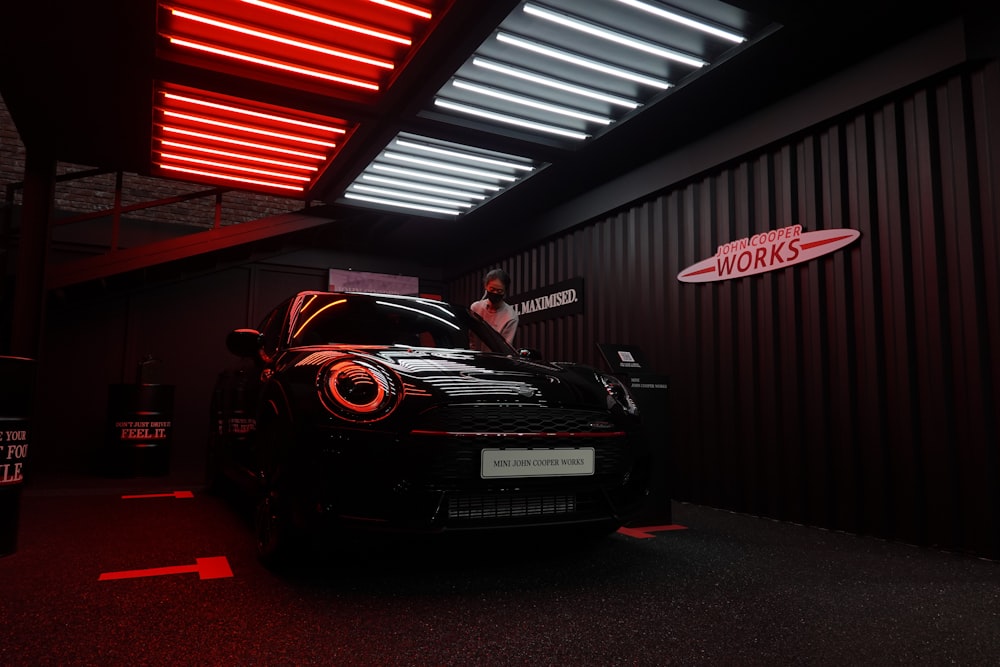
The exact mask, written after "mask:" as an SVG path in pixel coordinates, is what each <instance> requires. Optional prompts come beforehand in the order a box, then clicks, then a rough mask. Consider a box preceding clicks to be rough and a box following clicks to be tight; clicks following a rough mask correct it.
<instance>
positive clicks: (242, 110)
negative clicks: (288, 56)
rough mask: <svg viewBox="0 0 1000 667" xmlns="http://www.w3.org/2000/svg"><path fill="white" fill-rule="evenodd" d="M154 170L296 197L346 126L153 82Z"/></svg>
mask: <svg viewBox="0 0 1000 667" xmlns="http://www.w3.org/2000/svg"><path fill="white" fill-rule="evenodd" d="M153 113H154V119H153V146H152V151H153V156H152V162H153V166H154V171H155V172H156V173H157V175H159V176H163V177H168V178H174V179H179V180H189V181H195V182H199V183H208V184H214V185H221V186H228V187H232V188H238V189H246V190H256V191H262V192H269V193H271V194H276V195H283V196H290V197H302V196H304V194H305V193H306V192H308V190H309V187H310V186H311V185H312V183H313V182H314V181H315V180H316V178H317V177H318V176H319V174H320V173H321V172H322V171H323V169H324V168H325V167H326V165H327V163H328V162H329V161H330V160H331V159H333V157H334V156H335V155H336V154H337V152H338V151H339V149H340V147H341V146H342V145H343V143H344V142H345V141H346V140H347V139H348V138H349V136H350V135H351V133H352V132H353V131H354V125H353V124H351V123H348V122H347V121H344V120H342V119H339V118H330V117H323V116H318V115H314V114H306V113H303V112H301V111H295V110H292V109H282V108H277V107H273V106H267V105H263V104H260V103H257V102H253V101H251V100H245V99H237V98H231V97H226V96H222V95H219V94H215V93H211V92H207V91H203V90H196V89H193V88H186V87H181V86H174V85H169V84H161V85H159V86H158V87H157V89H156V91H155V102H154V107H153Z"/></svg>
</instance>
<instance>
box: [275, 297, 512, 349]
mask: <svg viewBox="0 0 1000 667" xmlns="http://www.w3.org/2000/svg"><path fill="white" fill-rule="evenodd" d="M288 333H289V347H299V346H304V345H406V346H410V347H436V348H451V349H465V350H479V351H483V352H496V353H498V354H515V351H514V349H513V348H512V347H511V346H510V345H508V344H507V341H505V340H504V339H503V337H502V336H501V335H500V334H498V333H497V332H496V331H494V330H493V328H492V327H490V326H489V325H488V324H487V323H486V322H484V321H483V320H482V319H481V318H479V317H478V316H476V315H475V314H473V313H472V312H471V311H469V310H468V309H467V308H459V307H456V306H452V305H450V304H447V303H444V302H442V301H434V300H431V299H417V298H403V297H396V296H389V295H385V296H382V295H372V294H324V293H318V294H305V295H302V296H301V297H300V300H299V302H298V304H296V306H295V307H293V315H292V319H291V321H290V322H289V332H288Z"/></svg>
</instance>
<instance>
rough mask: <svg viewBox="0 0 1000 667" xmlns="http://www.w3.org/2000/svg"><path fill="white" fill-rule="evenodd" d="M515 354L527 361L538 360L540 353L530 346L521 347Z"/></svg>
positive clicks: (540, 356)
mask: <svg viewBox="0 0 1000 667" xmlns="http://www.w3.org/2000/svg"><path fill="white" fill-rule="evenodd" d="M517 356H519V357H521V358H522V359H527V360H528V361H540V360H541V358H542V353H541V352H539V351H538V350H536V349H534V348H531V347H522V348H521V349H519V350H518V351H517Z"/></svg>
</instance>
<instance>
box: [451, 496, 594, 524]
mask: <svg viewBox="0 0 1000 667" xmlns="http://www.w3.org/2000/svg"><path fill="white" fill-rule="evenodd" d="M576 507H577V498H576V495H575V494H516V495H509V494H503V495H500V494H480V495H473V494H456V495H454V496H452V497H450V498H449V500H448V518H449V519H451V520H470V521H475V520H478V519H520V518H527V517H542V516H560V515H566V514H572V513H574V512H576Z"/></svg>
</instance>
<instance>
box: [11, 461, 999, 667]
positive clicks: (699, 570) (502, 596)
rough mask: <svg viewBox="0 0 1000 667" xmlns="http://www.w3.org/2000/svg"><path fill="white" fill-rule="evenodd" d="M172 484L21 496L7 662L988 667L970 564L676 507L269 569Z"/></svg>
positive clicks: (197, 494) (995, 595)
mask: <svg viewBox="0 0 1000 667" xmlns="http://www.w3.org/2000/svg"><path fill="white" fill-rule="evenodd" d="M181 487H183V485H178V484H177V483H176V482H170V481H167V480H165V479H164V480H159V479H155V478H154V479H136V480H117V481H114V482H112V481H110V480H104V481H102V482H100V483H95V482H93V481H89V482H88V481H87V480H59V481H56V482H49V483H47V484H40V485H32V486H29V487H26V488H25V490H24V493H23V494H22V502H21V528H20V531H19V539H18V547H17V551H16V552H15V553H13V554H11V555H7V556H5V557H2V558H0V664H2V665H6V666H9V667H15V666H20V665H26V666H27V665H32V666H36V665H59V666H68V665H102V666H104V665H129V666H132V665H169V666H171V667H176V666H178V665H365V666H368V665H421V666H424V665H463V666H464V665H602V666H603V665H889V664H892V665H897V664H898V665H952V664H954V665H996V664H1000V564H998V563H996V562H993V561H987V560H982V559H977V558H974V557H970V556H965V555H958V554H950V553H943V552H939V551H933V550H927V549H920V548H915V547H910V546H906V545H901V544H895V543H889V542H884V541H879V540H874V539H868V538H860V537H855V536H852V535H846V534H839V533H833V532H828V531H823V530H818V529H814V528H808V527H802V526H796V525H790V524H785V523H778V522H773V521H767V520H762V519H757V518H753V517H748V516H743V515H737V514H733V513H729V512H724V511H719V510H713V509H709V508H705V507H699V506H693V505H687V504H679V503H675V504H674V506H673V511H672V519H673V522H674V523H675V524H680V525H683V526H684V527H685V529H684V530H670V531H648V532H645V533H643V532H642V531H638V532H632V534H624V533H619V534H616V535H613V536H611V537H609V538H607V539H604V540H602V541H599V542H598V543H596V544H590V545H578V544H577V545H574V544H569V543H567V542H564V541H560V540H556V539H537V540H535V539H533V540H482V539H477V540H471V539H447V540H432V541H429V542H412V541H409V542H397V543H387V544H377V545H376V544H372V545H354V546H353V547H351V548H349V549H347V550H346V551H345V552H343V553H340V554H338V555H336V556H329V555H328V556H326V557H323V558H318V559H315V560H314V561H310V562H308V563H305V564H303V565H301V566H300V567H298V568H296V569H294V570H292V571H290V572H288V573H284V574H281V575H278V574H274V573H272V572H270V571H268V570H266V569H264V568H263V567H261V566H260V565H259V564H258V563H257V561H256V559H255V557H254V554H253V546H252V542H251V536H250V532H249V528H248V525H247V519H246V517H245V516H244V515H243V514H242V513H241V512H240V511H238V509H237V508H235V507H234V506H233V505H232V504H230V503H228V502H226V501H224V500H222V499H219V498H216V497H214V496H210V495H207V494H204V493H203V492H202V491H201V489H199V488H197V487H193V486H187V487H184V488H181ZM175 491H193V494H192V497H185V496H186V495H187V494H185V493H179V494H176V495H175V494H174V493H173V492H175ZM160 494H163V495H160ZM128 495H138V496H147V497H139V498H125V497H123V496H128ZM198 559H203V560H201V561H199V560H198ZM213 559H214V560H213ZM210 565H211V566H215V569H213V568H212V567H210ZM226 568H228V571H227V570H226ZM230 571H231V576H225V575H227V574H228V572H230ZM116 573H118V574H116ZM121 573H125V574H121ZM140 573H142V574H146V575H149V576H141V577H140V576H136V575H137V574H140ZM213 574H214V575H215V576H216V578H210V577H211V576H212V575H213Z"/></svg>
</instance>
